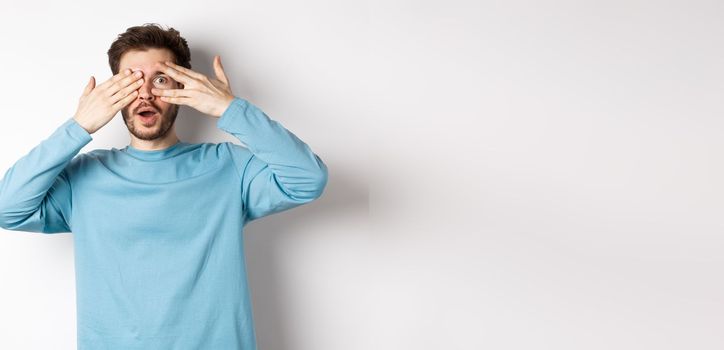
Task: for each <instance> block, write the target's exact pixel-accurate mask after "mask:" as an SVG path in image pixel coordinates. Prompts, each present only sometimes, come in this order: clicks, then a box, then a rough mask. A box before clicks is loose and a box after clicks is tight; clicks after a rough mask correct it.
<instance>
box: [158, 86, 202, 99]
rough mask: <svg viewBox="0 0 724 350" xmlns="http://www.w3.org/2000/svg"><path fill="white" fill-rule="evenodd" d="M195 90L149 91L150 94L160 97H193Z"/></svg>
mask: <svg viewBox="0 0 724 350" xmlns="http://www.w3.org/2000/svg"><path fill="white" fill-rule="evenodd" d="M196 92H197V91H196V90H191V89H157V88H153V89H151V93H152V94H154V95H156V96H162V97H164V96H165V97H195V96H196Z"/></svg>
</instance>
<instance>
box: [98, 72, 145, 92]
mask: <svg viewBox="0 0 724 350" xmlns="http://www.w3.org/2000/svg"><path fill="white" fill-rule="evenodd" d="M142 76H143V72H142V71H140V70H138V71H135V72H133V74H131V75H129V76H126V77H124V78H123V79H121V80H119V81H117V82H115V83H113V85H111V86H109V87H108V88H106V91H105V92H106V95H107V96H113V95H115V94H116V93H118V91H121V90H122V89H123V88H125V87H126V86H129V85H136V88H138V87H140V86H141V85H139V82H140V83H141V84H142V83H143V78H142Z"/></svg>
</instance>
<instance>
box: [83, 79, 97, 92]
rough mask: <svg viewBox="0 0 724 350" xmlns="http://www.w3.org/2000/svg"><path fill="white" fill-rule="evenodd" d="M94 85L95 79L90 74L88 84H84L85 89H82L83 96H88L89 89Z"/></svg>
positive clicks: (91, 89)
mask: <svg viewBox="0 0 724 350" xmlns="http://www.w3.org/2000/svg"><path fill="white" fill-rule="evenodd" d="M95 87H96V80H95V78H93V76H92V75H91V77H90V80H88V84H86V85H85V89H83V96H88V94H90V92H91V91H93V89H94V88H95Z"/></svg>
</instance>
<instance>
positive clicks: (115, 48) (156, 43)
mask: <svg viewBox="0 0 724 350" xmlns="http://www.w3.org/2000/svg"><path fill="white" fill-rule="evenodd" d="M151 48H155V49H168V50H170V51H171V52H172V53H173V56H174V58H175V62H174V63H176V64H178V65H179V66H182V67H186V68H188V69H191V53H190V51H189V46H188V44H187V43H186V39H184V38H183V37H182V36H181V33H179V31H177V30H176V29H173V28H170V27H169V28H168V29H164V28H163V27H161V26H160V25H158V24H156V23H145V24H144V25H141V26H135V27H130V28H128V29H126V32H125V33H121V34H119V35H118V38H116V40H115V41H114V42H113V44H111V48H110V49H108V64H110V66H111V72H113V75H116V74H118V65H119V64H120V62H121V56H123V54H124V53H126V52H127V51H131V50H141V51H144V50H148V49H151Z"/></svg>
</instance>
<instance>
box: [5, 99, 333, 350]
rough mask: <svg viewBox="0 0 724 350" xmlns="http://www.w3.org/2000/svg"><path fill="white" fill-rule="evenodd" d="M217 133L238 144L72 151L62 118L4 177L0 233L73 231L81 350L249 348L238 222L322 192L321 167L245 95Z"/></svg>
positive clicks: (77, 139)
mask: <svg viewBox="0 0 724 350" xmlns="http://www.w3.org/2000/svg"><path fill="white" fill-rule="evenodd" d="M216 125H217V127H218V128H220V129H221V130H224V131H226V132H229V133H231V134H232V135H234V136H235V137H236V138H238V139H239V140H240V141H241V142H243V143H244V144H245V145H246V147H242V146H240V145H237V144H235V143H231V142H223V143H218V144H217V143H201V144H192V143H185V142H179V143H176V144H175V145H173V146H170V147H168V148H166V149H163V150H154V151H143V150H139V149H136V148H133V147H131V146H130V145H129V146H126V147H124V148H122V149H116V148H112V149H110V150H107V149H95V150H92V151H90V152H87V153H83V154H78V152H79V151H80V150H81V148H82V147H83V146H85V145H86V144H88V143H89V142H90V141H91V140H92V137H91V135H90V134H89V133H88V132H87V131H86V130H85V129H83V128H82V127H81V126H80V125H79V124H78V123H77V122H76V121H75V120H74V119H73V118H70V119H68V120H67V121H66V122H65V123H63V124H62V125H61V126H60V127H59V128H58V129H57V130H56V131H55V132H54V133H53V134H52V135H51V136H50V137H48V138H47V139H44V140H43V141H42V142H41V143H40V144H39V145H37V146H36V147H35V148H33V149H32V150H31V151H30V152H29V153H28V154H26V155H25V156H23V157H22V158H20V159H19V160H18V161H17V162H16V163H15V164H14V165H13V166H12V167H11V168H10V169H8V170H7V171H6V173H5V175H4V176H3V179H2V180H1V181H0V227H2V228H4V229H7V230H17V231H27V232H43V233H57V232H72V233H73V240H74V246H75V272H76V275H75V276H76V305H77V330H78V332H77V337H78V338H77V341H78V349H82V350H85V349H88V350H91V349H92V350H99V349H114V350H115V349H119V350H120V349H123V350H132V349H143V350H154V349H158V350H176V349H178V350H181V349H210V350H216V349H219V350H234V349H240V350H252V349H256V336H255V329H254V322H253V317H252V307H251V298H250V294H249V287H248V285H247V274H246V264H245V258H244V240H243V227H244V225H245V224H246V223H248V222H250V221H252V220H255V219H258V218H260V217H263V216H266V215H269V214H273V213H276V212H280V211H283V210H287V209H290V208H293V207H296V206H299V205H302V204H304V203H307V202H310V201H312V200H314V199H316V198H318V197H320V196H321V195H322V192H323V190H324V188H325V186H326V183H327V166H326V165H325V164H324V163H323V162H322V160H321V159H320V158H319V157H318V156H317V155H315V154H314V153H313V152H312V151H311V150H310V148H309V146H308V145H307V144H305V143H304V142H302V141H301V140H300V139H299V138H297V137H296V136H295V135H294V134H292V133H291V132H289V131H288V130H287V129H285V128H284V127H283V126H282V125H281V124H279V123H278V122H276V121H274V120H271V119H270V118H269V117H268V116H267V115H266V114H264V113H263V112H262V111H261V110H260V109H259V108H257V107H256V106H254V105H253V104H251V103H250V102H249V101H247V100H244V99H240V98H235V99H234V101H233V102H232V103H231V105H230V106H229V107H228V108H227V109H226V111H225V112H224V114H223V115H222V116H221V117H220V118H219V119H218V121H217V124H216ZM247 147H248V148H247Z"/></svg>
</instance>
